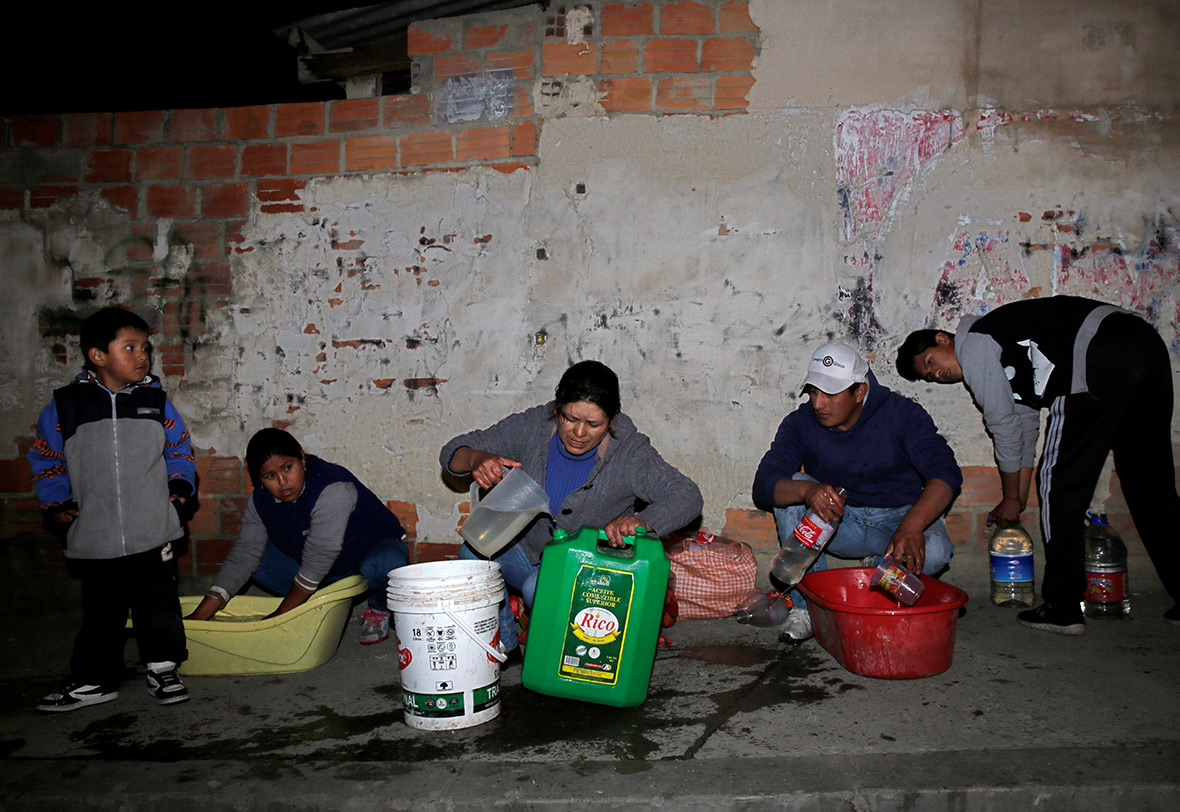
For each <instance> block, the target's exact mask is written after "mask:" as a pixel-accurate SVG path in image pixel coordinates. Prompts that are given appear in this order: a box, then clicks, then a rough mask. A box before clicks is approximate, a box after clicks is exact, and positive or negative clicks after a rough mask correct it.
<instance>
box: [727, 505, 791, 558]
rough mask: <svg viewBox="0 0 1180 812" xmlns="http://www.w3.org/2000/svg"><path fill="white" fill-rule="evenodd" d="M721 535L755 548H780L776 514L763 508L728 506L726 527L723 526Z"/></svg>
mask: <svg viewBox="0 0 1180 812" xmlns="http://www.w3.org/2000/svg"><path fill="white" fill-rule="evenodd" d="M720 535H722V536H725V537H726V538H727V539H733V540H734V541H744V542H746V544H749V545H750V546H751V547H753V548H754V549H755V550H777V549H778V532H777V531H776V530H775V527H774V514H772V513H767V512H766V511H763V510H742V509H739V508H727V509H726V511H725V527H723V528H721V531H720Z"/></svg>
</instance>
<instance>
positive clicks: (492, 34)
mask: <svg viewBox="0 0 1180 812" xmlns="http://www.w3.org/2000/svg"><path fill="white" fill-rule="evenodd" d="M507 32H508V26H506V25H468V26H465V27H464V29H463V47H464V48H467V49H471V48H491V47H493V46H495V45H499V44H500V42H501V41H502V40H503V39H504V35H505V34H506V33H507Z"/></svg>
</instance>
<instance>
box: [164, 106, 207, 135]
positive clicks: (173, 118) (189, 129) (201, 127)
mask: <svg viewBox="0 0 1180 812" xmlns="http://www.w3.org/2000/svg"><path fill="white" fill-rule="evenodd" d="M168 140H169V141H171V142H174V143H175V142H178V141H181V142H193V141H215V140H217V110H216V109H205V110H173V111H172V113H171V114H170V115H169V117H168Z"/></svg>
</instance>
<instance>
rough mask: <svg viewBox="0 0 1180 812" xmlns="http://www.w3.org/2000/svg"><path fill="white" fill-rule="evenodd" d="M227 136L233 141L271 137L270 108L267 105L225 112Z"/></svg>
mask: <svg viewBox="0 0 1180 812" xmlns="http://www.w3.org/2000/svg"><path fill="white" fill-rule="evenodd" d="M224 112H225V135H226V138H228V139H229V140H231V141H242V140H246V139H251V138H266V137H267V136H269V135H270V108H269V107H267V106H265V105H254V106H251V107H229V108H227V109H226V110H225V111H224Z"/></svg>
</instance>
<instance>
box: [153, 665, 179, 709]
mask: <svg viewBox="0 0 1180 812" xmlns="http://www.w3.org/2000/svg"><path fill="white" fill-rule="evenodd" d="M147 689H148V693H149V694H151V695H152V698H153V699H155V700H156V701H157V702H159V703H160V704H161V705H175V704H176V703H177V702H187V701H188V688H185V687H184V683H183V682H181V681H180V675H179V674H177V673H176V669H175V668H169V669H168V670H167V671H149V672H147Z"/></svg>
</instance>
